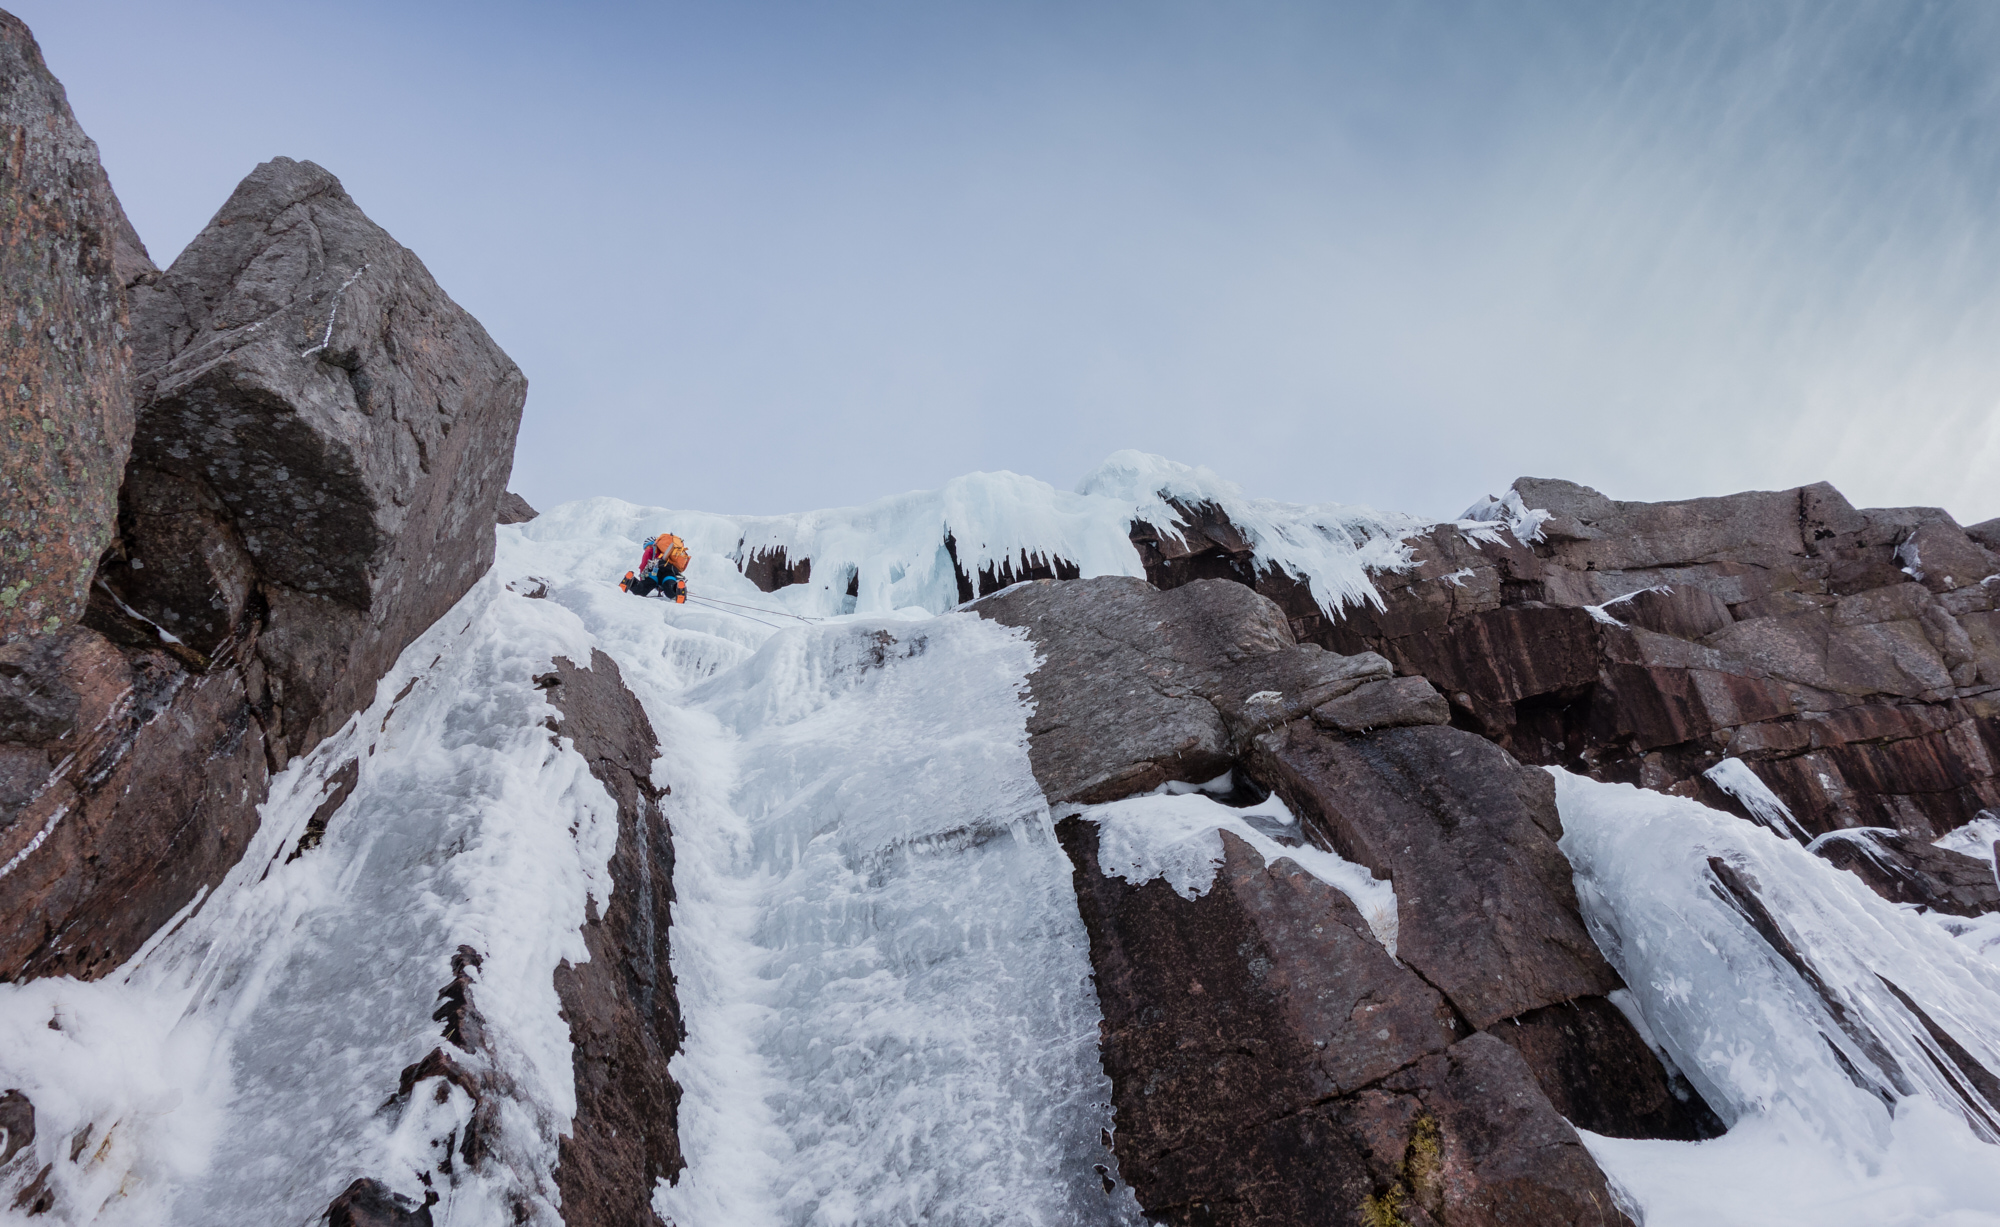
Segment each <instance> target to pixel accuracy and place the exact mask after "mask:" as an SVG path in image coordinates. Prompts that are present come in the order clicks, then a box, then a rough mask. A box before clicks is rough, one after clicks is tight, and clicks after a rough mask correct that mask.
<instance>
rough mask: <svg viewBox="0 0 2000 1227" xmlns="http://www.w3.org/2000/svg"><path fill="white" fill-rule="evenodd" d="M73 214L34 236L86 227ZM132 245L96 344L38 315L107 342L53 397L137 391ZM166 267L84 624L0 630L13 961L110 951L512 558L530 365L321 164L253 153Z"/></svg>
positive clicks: (83, 965) (232, 854)
mask: <svg viewBox="0 0 2000 1227" xmlns="http://www.w3.org/2000/svg"><path fill="white" fill-rule="evenodd" d="M21 37H22V38H25V33H24V32H22V34H21ZM9 45H10V46H15V50H16V52H17V53H18V52H20V47H19V46H18V45H16V44H9ZM29 48H30V50H31V49H32V47H31V45H29ZM23 62H24V63H26V61H23ZM35 64H37V65H38V64H39V61H38V60H36V61H35ZM44 75H46V74H44ZM16 84H17V85H18V81H17V82H16ZM49 88H53V85H52V83H50V86H49ZM45 93H46V91H45ZM54 98H55V101H56V102H58V103H59V102H60V91H59V90H57V91H56V93H55V94H54ZM66 117H67V112H66V111H64V112H62V113H61V114H60V115H55V114H53V113H51V115H50V116H49V117H48V118H47V119H46V120H45V121H44V127H45V128H48V129H49V130H50V131H54V130H56V129H57V128H59V127H60V124H59V123H58V122H57V121H58V120H61V121H64V122H67V120H66ZM51 125H53V126H51ZM72 127H73V125H72ZM76 139H78V140H81V137H80V136H78V137H77V138H76ZM82 148H83V149H84V150H85V151H88V145H87V142H86V143H85V144H84V145H83V146H82ZM93 165H94V162H93ZM96 182H97V183H98V184H99V185H101V183H102V173H101V172H98V175H97V180H96ZM33 186H34V182H18V183H17V184H16V186H15V190H16V191H24V190H27V189H28V188H32V187H33ZM104 197H105V199H106V200H109V189H108V188H105V189H104ZM10 199H14V198H10ZM15 206H16V207H15V212H14V216H15V218H16V220H17V222H18V223H19V224H22V225H25V224H27V222H28V221H31V220H34V218H35V217H37V216H39V215H38V214H36V213H35V212H34V211H33V210H31V209H29V208H28V207H27V205H25V204H23V203H21V202H20V201H19V200H18V199H15ZM36 207H37V208H39V207H40V206H39V205H37V206H36ZM108 208H109V209H110V213H111V214H114V215H115V214H116V207H115V201H113V202H111V203H110V205H109V206H108ZM113 221H115V222H118V223H119V224H122V218H116V217H114V218H113ZM59 222H61V219H54V220H49V219H44V223H45V229H50V230H51V233H53V234H54V235H55V236H56V237H51V238H47V239H45V240H38V241H40V242H42V243H43V248H38V250H43V249H46V250H57V249H58V248H61V247H62V244H63V243H68V242H71V241H72V240H71V239H69V238H63V237H62V236H63V235H64V234H67V233H69V232H68V231H64V230H62V229H61V225H66V224H68V223H66V222H62V223H61V225H59V224H58V223H59ZM81 224H82V223H81V222H78V223H77V225H79V226H80V225H81ZM105 225H106V226H111V225H112V222H106V223H105ZM105 233H106V234H110V233H111V231H110V230H108V229H107V230H106V231H105ZM24 241H25V240H24ZM76 241H77V242H80V240H76ZM110 241H111V240H110V239H109V238H107V239H105V240H104V243H103V244H101V245H100V246H102V248H103V253H104V254H103V259H102V260H99V264H94V265H90V266H89V267H90V268H93V269H98V272H97V273H96V274H93V275H95V276H97V277H98V280H97V281H96V282H93V283H91V284H97V285H102V286H103V287H106V288H105V293H106V294H108V295H110V298H109V299H108V300H107V301H110V302H111V303H112V307H111V308H106V309H105V310H106V311H108V312H109V315H108V316H105V317H104V320H103V324H104V326H103V329H101V332H102V336H103V338H104V340H103V344H98V342H96V341H92V342H91V344H92V345H96V346H97V348H95V349H91V348H89V347H88V346H85V344H84V342H83V340H81V339H78V337H77V336H75V335H72V334H71V333H63V332H61V330H60V329H57V330H56V331H55V332H51V333H47V334H46V335H51V336H57V335H59V336H60V337H61V339H62V340H63V344H64V345H65V346H68V349H66V350H63V351H61V352H63V353H68V354H70V355H71V356H72V357H74V358H76V360H77V361H78V362H81V361H82V360H83V357H82V356H84V355H86V354H94V355H96V357H94V358H92V359H91V361H93V362H96V364H97V365H96V366H95V367H90V368H88V369H85V368H83V367H78V368H77V369H75V370H70V369H69V368H63V367H60V365H58V366H57V367H48V368H46V369H48V370H50V371H52V372H54V374H52V375H50V376H49V377H50V378H51V379H53V378H55V377H56V376H57V375H61V376H62V378H64V379H67V380H68V382H67V383H64V384H62V385H61V387H60V388H56V387H55V386H54V385H51V387H50V388H48V389H45V390H44V393H43V394H42V396H41V398H40V401H38V403H46V404H48V405H49V406H50V411H51V412H55V411H56V410H57V408H58V407H59V406H60V405H61V404H70V405H73V406H74V405H80V404H99V403H100V402H101V401H103V399H104V398H106V397H112V396H113V393H114V392H115V393H117V397H116V399H117V400H118V403H119V404H121V405H123V404H127V403H128V402H127V401H126V400H125V399H124V393H123V391H122V389H123V386H124V385H123V382H122V381H123V379H124V374H123V367H122V366H121V365H120V364H119V362H118V361H116V360H115V359H116V358H117V354H118V349H117V344H118V343H122V342H119V340H118V335H119V334H118V333H117V331H116V330H117V329H118V328H120V327H122V320H121V319H120V318H119V312H118V310H116V309H114V308H116V307H117V305H118V304H117V298H118V296H119V295H120V294H122V293H123V287H122V285H121V284H120V283H119V282H118V281H117V280H116V279H115V278H113V277H112V276H111V275H110V274H109V273H108V272H106V271H104V270H105V269H108V267H109V266H108V265H104V266H103V268H99V265H102V264H103V261H105V260H109V259H111V255H110V254H109V253H110V252H111V247H110ZM30 245H31V246H32V244H30ZM126 248H127V250H128V256H127V259H128V260H135V259H138V258H139V256H135V255H131V254H130V253H131V252H138V253H141V254H142V253H143V249H142V248H137V247H136V239H133V240H131V241H130V242H128V243H127V244H126ZM77 250H79V251H80V250H82V249H81V248H80V247H79V248H77ZM91 250H93V251H95V250H97V249H96V248H92V249H91ZM91 258H92V259H98V257H97V256H92V257H91ZM147 269H148V271H143V272H142V273H140V274H138V275H136V276H135V277H134V283H133V286H132V308H131V322H132V336H133V348H134V353H135V359H134V362H135V369H136V371H137V375H136V377H135V380H136V387H137V393H136V395H137V402H136V404H137V408H136V421H137V427H136V431H135V433H134V435H133V442H132V446H131V454H130V458H129V461H126V462H125V464H124V475H123V483H122V486H121V487H120V488H119V491H118V500H117V517H116V528H117V534H118V535H117V538H116V540H114V541H113V542H112V544H111V546H110V548H109V549H108V550H107V551H105V553H104V558H103V560H102V561H101V563H100V565H99V569H98V583H97V584H96V585H95V586H94V587H93V588H92V589H91V593H90V599H89V603H88V606H87V609H86V612H85V614H84V625H82V626H77V627H65V628H63V629H61V630H60V631H59V632H58V633H54V634H49V635H44V636H42V637H40V638H35V639H25V638H15V639H14V640H13V641H11V642H9V643H8V644H6V645H5V647H4V648H0V800H4V802H5V809H4V815H5V821H4V824H0V865H5V866H6V868H5V870H4V871H0V979H20V978H28V977H34V976H39V975H48V974H70V975H78V976H83V977H86V978H88V977H94V976H97V975H101V974H103V973H104V972H105V971H108V970H109V969H110V968H112V967H114V966H116V965H117V964H118V963H119V962H120V961H122V960H123V959H124V958H125V957H126V956H127V955H129V954H130V953H131V952H132V951H133V950H134V949H136V948H137V946H138V945H139V944H140V942H142V941H143V940H144V939H145V937H147V936H148V935H149V934H150V933H152V932H153V931H154V930H155V929H157V928H158V927H159V926H160V925H161V924H163V923H164V922H165V921H166V920H168V919H169V918H170V917H171V916H173V914H174V913H175V912H177V911H178V910H179V909H180V908H181V907H182V906H183V905H185V904H186V903H187V902H188V901H189V900H190V899H192V898H194V897H195V895H196V894H197V893H198V892H199V891H200V890H201V889H202V888H203V887H204V886H209V885H213V884H214V883H215V882H216V881H217V880H219V879H220V877H221V875H222V874H223V873H224V872H226V871H227V870H228V868H229V867H230V866H231V865H232V864H234V863H235V861H236V859H237V858H238V857H239V856H240V855H241V853H242V850H243V848H244V846H245V844H246V842H247V841H248V839H249V837H250V835H251V834H252V833H253V832H254V831H255V829H256V824H257V815H256V807H257V805H258V804H259V803H260V802H261V801H262V800H263V799H264V795H265V783H266V779H267V776H268V774H269V772H271V771H274V770H277V769H280V768H282V767H283V766H284V765H285V763H286V762H287V761H289V759H290V758H291V757H292V756H294V755H297V754H300V753H302V752H304V751H305V750H308V749H310V748H311V747H312V746H313V745H315V744H317V743H318V742H319V741H320V740H321V739H322V738H324V737H325V736H326V735H327V734H328V733H330V732H332V731H333V730H335V729H337V728H339V726H340V725H341V724H342V723H344V722H345V721H346V720H347V718H348V717H349V716H350V715H351V714H352V713H353V712H355V711H357V710H359V709H360V708H362V707H365V706H366V705H367V704H368V703H369V702H370V701H372V698H373V692H374V687H375V680H376V679H377V678H378V677H379V676H381V674H382V673H383V672H384V671H385V670H386V669H387V668H388V666H389V665H390V664H391V663H392V662H393V661H394V660H395V658H396V656H397V655H398V654H399V653H400V652H401V651H402V649H403V648H404V646H406V645H407V644H408V643H409V642H410V640H412V639H413V638H415V637H416V636H417V635H418V634H419V633H421V632H422V631H423V630H424V629H425V628H426V627H428V626H429V625H430V624H431V623H432V622H433V621H435V620H436V619H437V618H438V617H439V616H440V615H441V614H442V613H443V612H444V611H445V610H446V609H448V608H450V606H451V605H452V604H453V603H454V602H455V601H457V599H458V598H459V597H460V596H462V595H463V594H464V592H465V591H466V589H467V588H469V587H470V586H471V584H472V583H473V581H474V580H476V579H477V578H478V577H479V576H480V575H481V574H482V573H483V572H484V571H485V569H486V568H487V566H489V565H490V563H491V560H492V552H493V534H492V525H493V523H494V520H495V513H496V506H497V503H498V500H499V498H500V495H501V493H502V492H503V491H504V489H505V484H506V477H507V473H508V471H509V469H510V468H511V465H512V457H513V445H514V435H515V431H516V429H517V427H518V425H519V419H520V410H521V403H522V398H523V395H524V391H525V384H524V382H523V380H522V378H521V375H520V373H519V371H518V370H516V369H515V367H514V365H513V363H512V362H510V361H508V360H507V357H506V355H505V354H503V353H501V352H500V351H499V349H498V348H497V347H495V346H494V345H493V343H492V341H491V340H489V339H488V338H487V337H486V335H485V333H484V332H483V331H482V330H481V329H480V328H479V326H478V324H477V323H476V322H475V321H473V320H472V318H471V317H470V316H468V315H466V314H465V313H464V312H463V311H462V310H460V309H459V308H458V307H457V306H456V305H455V304H453V303H452V302H451V300H450V299H449V298H447V297H445V295H444V293H443V292H442V291H441V290H439V289H438V288H437V286H436V284H435V283H434V282H432V281H431V279H430V277H429V275H428V273H426V272H425V271H424V269H423V266H422V264H421V263H420V262H418V260H417V259H416V257H415V256H414V255H411V254H410V253H409V252H408V251H405V250H404V249H403V248H401V247H400V246H398V245H397V244H396V243H395V242H394V240H392V239H390V238H389V236H388V235H387V234H385V233H383V232H382V231H381V230H380V229H379V228H378V227H376V226H375V225H374V224H373V223H371V222H369V221H368V220H367V218H366V217H365V216H363V215H362V213H361V212H360V210H359V209H358V208H357V207H356V206H355V205H354V203H353V201H351V200H349V199H348V198H347V196H346V194H345V193H343V192H342V191H341V190H340V186H339V184H338V182H337V181H335V180H334V179H333V177H332V176H331V175H328V174H327V173H326V172H325V171H322V170H320V169H319V168H318V167H315V166H312V165H311V164H310V163H298V162H291V161H289V160H285V159H280V160H278V161H274V162H270V163H266V164H265V165H263V166H261V167H259V168H258V169H257V171H256V172H255V173H253V174H252V175H251V176H250V177H249V178H248V179H246V180H245V181H244V183H243V184H242V186H240V187H239V188H238V189H237V191H236V192H235V194H234V195H233V196H232V197H231V198H230V201H229V203H228V204H227V205H225V206H224V207H223V210H222V211H221V213H219V214H218V215H217V217H216V219H215V221H213V222H211V223H210V225H209V227H208V228H207V229H206V230H204V231H203V232H202V234H201V235H200V236H199V237H198V238H197V239H196V240H195V241H194V242H193V243H192V244H190V245H189V247H188V249H187V250H186V251H185V252H183V253H182V255H181V256H180V258H179V259H178V260H176V261H175V262H174V265H173V267H172V268H171V269H169V270H168V271H167V272H166V273H165V274H155V273H153V272H151V271H149V270H150V266H147ZM10 284H12V283H11V282H10ZM51 293H53V290H51ZM76 293H78V294H80V293H82V291H81V290H77V291H76ZM74 297H75V294H72V298H74ZM51 301H52V302H53V301H55V300H54V299H51ZM93 309H95V308H93ZM100 315H103V313H102V312H100ZM49 327H50V328H52V329H53V328H54V325H53V324H52V325H50V326H49ZM51 343H52V344H53V342H51ZM106 346H109V347H110V348H106ZM72 365H74V364H72ZM65 371H67V372H68V373H67V374H65V373H64V372H65ZM58 393H60V395H59V394H58ZM64 396H67V397H69V398H70V399H69V400H68V401H64V400H63V397H64ZM121 412H122V411H121ZM104 413H105V414H106V415H108V416H106V417H105V418H104V420H103V422H101V423H100V424H99V425H97V426H91V427H90V429H94V430H97V431H98V432H99V435H100V436H103V437H105V438H108V437H109V435H108V433H107V432H111V431H112V430H113V427H114V426H115V424H116V421H117V420H118V419H117V417H116V414H114V413H111V412H110V411H109V410H105V411H104ZM65 429H67V428H65ZM79 429H82V427H79ZM105 447H111V444H109V443H106V444H105ZM123 447H124V444H123V442H122V441H121V442H119V443H118V444H117V446H116V447H115V448H112V451H109V452H105V453H104V454H105V455H106V456H109V455H111V454H112V453H113V452H116V453H117V454H118V455H119V456H120V458H122V452H123ZM82 450H85V449H82V448H81V446H80V445H79V451H82ZM100 450H102V449H100ZM40 454H41V453H36V455H40ZM49 454H51V455H53V454H54V453H53V452H51V453H49ZM17 463H27V465H28V468H29V469H31V470H33V472H30V473H28V475H27V476H26V477H25V478H24V479H23V480H24V481H27V482H28V483H29V484H30V485H32V483H33V482H34V481H36V480H40V478H38V477H35V476H34V474H35V473H40V472H46V471H47V470H45V469H35V467H34V466H35V463H37V462H36V461H35V458H34V456H29V457H27V458H26V461H22V460H21V458H20V457H19V456H17V455H12V454H10V457H9V460H8V465H9V470H8V476H9V479H10V480H12V479H13V478H14V475H15V474H14V471H15V468H16V466H17ZM92 463H93V464H99V461H93V462H92ZM102 463H104V464H108V463H109V461H103V462H102ZM115 471H116V470H115V466H114V467H112V468H110V469H105V468H103V467H101V465H100V467H99V468H98V469H97V470H95V472H96V476H97V478H99V479H102V478H103V477H104V473H105V472H115ZM90 497H95V496H94V495H92V496H90ZM77 498H78V499H79V502H78V504H77V505H78V507H79V508H80V511H79V514H80V515H81V514H83V512H84V511H87V510H88V509H89V507H90V506H92V505H93V504H91V503H90V501H89V497H85V496H84V495H83V494H78V495H77ZM107 523H108V522H107ZM79 531H82V530H81V529H80V530H79ZM91 531H92V532H96V531H97V530H94V529H93V530H91ZM83 539H84V538H81V537H79V538H78V540H83ZM100 539H101V534H100V535H99V536H91V537H89V540H90V541H92V542H99V541H100ZM65 582H68V581H65ZM192 764H200V767H199V769H198V770H196V769H191V765H192Z"/></svg>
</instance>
